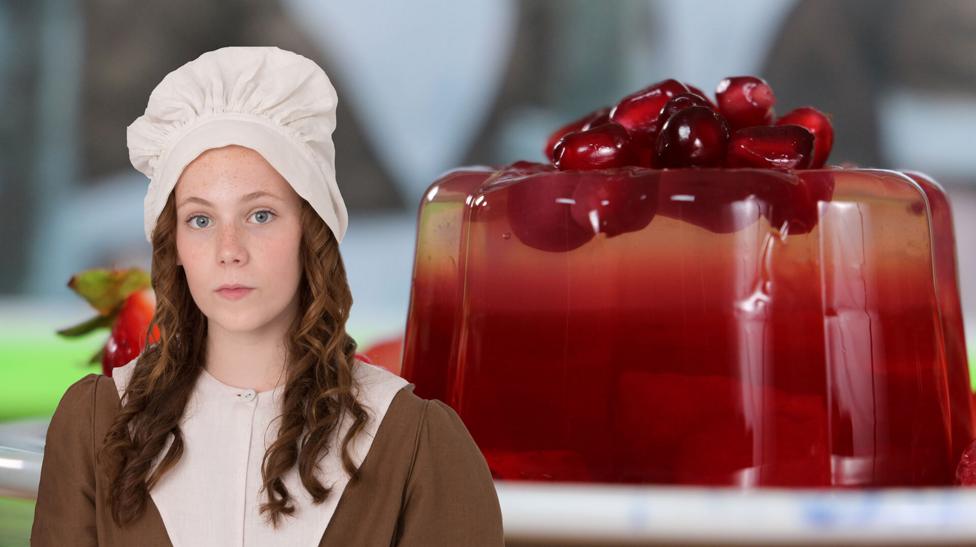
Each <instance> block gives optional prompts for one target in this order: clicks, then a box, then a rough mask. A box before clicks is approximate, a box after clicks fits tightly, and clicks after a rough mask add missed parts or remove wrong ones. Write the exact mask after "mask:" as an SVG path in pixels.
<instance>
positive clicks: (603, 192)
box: [570, 172, 658, 237]
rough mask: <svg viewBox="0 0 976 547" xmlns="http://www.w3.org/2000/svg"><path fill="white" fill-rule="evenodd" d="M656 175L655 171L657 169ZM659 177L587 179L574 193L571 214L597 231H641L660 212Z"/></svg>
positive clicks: (605, 232) (611, 233)
mask: <svg viewBox="0 0 976 547" xmlns="http://www.w3.org/2000/svg"><path fill="white" fill-rule="evenodd" d="M654 174H655V175H656V172H654ZM657 194H658V180H657V176H649V175H645V176H641V177H633V176H629V174H628V173H624V174H614V175H609V176H596V177H586V178H584V179H583V180H582V181H581V182H580V184H579V186H577V187H576V191H575V192H574V193H573V204H572V206H571V207H570V214H571V215H572V217H573V219H574V220H575V221H576V223H577V224H579V225H580V226H582V227H584V228H586V229H588V230H589V231H591V232H593V233H594V234H597V233H600V232H602V233H604V234H606V235H607V237H613V236H616V235H620V234H623V233H626V232H636V231H638V230H641V229H642V228H644V227H645V226H647V225H648V224H650V222H651V219H653V218H654V213H655V212H656V211H657Z"/></svg>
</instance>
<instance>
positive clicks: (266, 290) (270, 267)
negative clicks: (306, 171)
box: [175, 145, 302, 334]
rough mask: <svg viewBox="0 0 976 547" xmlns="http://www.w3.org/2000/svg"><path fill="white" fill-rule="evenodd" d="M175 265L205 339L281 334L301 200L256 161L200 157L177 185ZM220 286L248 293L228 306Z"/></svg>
mask: <svg viewBox="0 0 976 547" xmlns="http://www.w3.org/2000/svg"><path fill="white" fill-rule="evenodd" d="M175 192H176V196H175V197H176V220H177V223H176V224H177V228H176V250H177V255H178V260H177V264H180V265H182V266H183V270H184V271H185V272H186V280H187V284H188V285H189V287H190V293H191V294H192V296H193V300H194V301H195V302H196V304H197V306H198V307H199V308H200V311H202V312H203V314H204V315H205V316H207V319H208V320H209V327H208V328H209V329H210V332H214V329H215V328H216V329H222V330H224V331H228V332H237V333H254V334H260V333H262V332H266V331H268V330H269V329H271V330H281V331H283V330H284V329H286V328H287V326H288V324H289V323H290V322H291V320H292V318H293V317H294V314H295V313H296V312H297V308H298V284H299V282H300V280H301V275H302V268H301V264H300V261H299V244H300V242H301V236H302V228H301V223H300V217H299V215H300V213H301V199H302V198H301V197H300V196H299V195H298V194H297V193H295V191H294V190H293V189H292V187H291V185H289V184H288V182H287V181H286V180H285V179H284V178H282V176H281V175H280V174H279V173H278V172H277V171H275V169H274V168H273V167H272V166H271V165H270V164H269V163H268V162H267V161H266V160H265V159H264V157H263V156H261V154H259V153H258V152H255V151H254V150H251V149H250V148H244V147H242V146H236V145H231V146H225V147H223V148H214V149H210V150H207V151H205V152H204V153H202V154H200V155H199V156H198V157H197V158H196V159H194V160H193V162H192V163H190V164H189V165H188V166H187V167H186V169H184V171H183V173H182V175H181V176H180V178H179V180H178V181H177V183H176V188H175ZM224 284H240V285H244V286H247V287H253V290H251V291H249V292H248V293H247V294H246V295H245V296H244V297H243V298H239V299H237V300H233V299H230V298H226V297H224V296H222V295H221V294H219V293H218V292H217V289H218V288H219V287H220V286H221V285H224Z"/></svg>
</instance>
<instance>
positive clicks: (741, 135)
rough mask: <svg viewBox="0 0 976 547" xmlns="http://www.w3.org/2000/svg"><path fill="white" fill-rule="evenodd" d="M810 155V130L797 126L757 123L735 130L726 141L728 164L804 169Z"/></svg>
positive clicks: (807, 165)
mask: <svg viewBox="0 0 976 547" xmlns="http://www.w3.org/2000/svg"><path fill="white" fill-rule="evenodd" d="M812 156H813V133H811V132H809V131H807V129H806V128H804V127H800V126H799V125H777V126H770V125H760V126H756V127H746V128H744V129H740V130H738V131H736V132H735V133H734V134H733V135H732V138H731V139H730V140H729V146H728V149H727V151H726V159H725V163H726V165H727V166H728V167H759V168H773V169H806V168H807V167H809V165H810V158H811V157H812Z"/></svg>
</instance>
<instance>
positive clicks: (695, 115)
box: [657, 106, 729, 167]
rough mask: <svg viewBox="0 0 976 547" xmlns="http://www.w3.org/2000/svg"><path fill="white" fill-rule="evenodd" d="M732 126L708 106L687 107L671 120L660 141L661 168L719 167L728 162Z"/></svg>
mask: <svg viewBox="0 0 976 547" xmlns="http://www.w3.org/2000/svg"><path fill="white" fill-rule="evenodd" d="M728 142H729V126H728V124H727V123H726V122H725V120H724V119H722V116H721V115H719V114H718V113H717V112H715V111H714V110H712V109H711V108H708V107H707V106H692V107H689V108H685V109H684V110H681V111H679V112H677V113H675V114H674V115H673V116H671V118H670V119H668V121H667V123H665V124H664V127H662V128H661V134H660V135H659V136H658V138H657V158H658V162H659V165H660V166H661V167H716V166H719V165H721V164H722V161H723V160H724V159H725V149H726V146H727V145H728Z"/></svg>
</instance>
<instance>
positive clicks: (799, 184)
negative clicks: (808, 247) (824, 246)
mask: <svg viewBox="0 0 976 547" xmlns="http://www.w3.org/2000/svg"><path fill="white" fill-rule="evenodd" d="M784 175H785V173H784ZM793 177H795V178H794V179H793V180H789V181H788V182H786V183H785V184H783V187H785V188H786V190H787V191H786V193H785V195H782V197H781V199H778V200H777V199H775V198H776V197H777V196H780V195H781V194H773V197H772V199H770V200H769V207H768V208H767V209H766V210H765V211H764V212H763V214H764V216H766V218H768V219H769V224H770V226H772V227H773V228H774V229H776V230H779V231H780V233H782V234H786V235H800V234H806V233H809V232H810V231H811V230H813V228H814V227H816V225H817V223H818V222H819V221H820V211H819V203H820V202H821V201H830V200H831V198H832V197H833V195H834V185H835V182H834V174H833V173H832V172H830V171H800V172H797V173H793Z"/></svg>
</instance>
